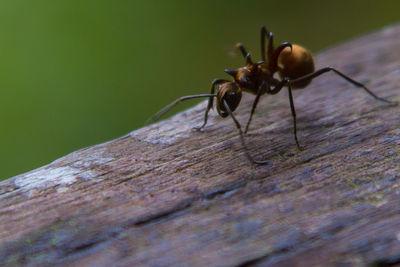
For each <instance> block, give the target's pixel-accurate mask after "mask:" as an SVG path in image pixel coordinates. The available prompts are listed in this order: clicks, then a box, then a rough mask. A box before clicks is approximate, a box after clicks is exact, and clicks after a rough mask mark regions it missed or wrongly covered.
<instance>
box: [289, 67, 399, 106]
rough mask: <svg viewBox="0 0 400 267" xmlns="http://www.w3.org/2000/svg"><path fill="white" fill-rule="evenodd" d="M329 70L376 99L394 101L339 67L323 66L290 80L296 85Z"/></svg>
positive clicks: (387, 101)
mask: <svg viewBox="0 0 400 267" xmlns="http://www.w3.org/2000/svg"><path fill="white" fill-rule="evenodd" d="M328 71H333V72H334V73H336V74H337V75H339V76H340V77H342V78H343V79H345V80H346V81H348V82H350V83H352V84H354V85H355V86H358V87H361V88H363V89H364V90H365V91H366V92H367V93H368V94H369V95H371V96H372V97H373V98H375V99H376V100H379V101H383V102H386V103H393V102H391V101H389V100H386V99H384V98H381V97H379V96H377V95H376V94H374V93H373V92H372V91H371V90H370V89H368V88H367V87H366V86H365V85H364V84H362V83H360V82H358V81H356V80H354V79H353V78H351V77H350V76H348V75H346V74H344V73H343V72H341V71H339V70H337V69H335V68H332V67H326V68H322V69H320V70H317V71H315V72H313V73H310V74H307V75H304V76H303V77H300V78H297V79H294V80H291V81H290V84H291V85H296V84H297V83H302V82H304V81H308V80H312V79H314V78H316V77H318V76H319V75H321V74H324V73H326V72H328Z"/></svg>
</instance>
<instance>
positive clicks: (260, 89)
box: [244, 81, 265, 133]
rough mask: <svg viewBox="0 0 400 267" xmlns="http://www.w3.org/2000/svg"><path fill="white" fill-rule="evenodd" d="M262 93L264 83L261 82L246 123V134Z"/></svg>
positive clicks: (263, 91)
mask: <svg viewBox="0 0 400 267" xmlns="http://www.w3.org/2000/svg"><path fill="white" fill-rule="evenodd" d="M264 93H265V81H263V82H262V84H261V85H260V87H259V88H258V92H257V95H256V98H255V99H254V102H253V106H252V107H251V113H250V117H249V119H248V121H247V124H246V128H245V130H244V133H247V131H248V130H249V126H250V122H251V119H252V118H253V114H254V111H255V110H256V107H257V104H258V101H259V100H260V97H261V95H263V94H264Z"/></svg>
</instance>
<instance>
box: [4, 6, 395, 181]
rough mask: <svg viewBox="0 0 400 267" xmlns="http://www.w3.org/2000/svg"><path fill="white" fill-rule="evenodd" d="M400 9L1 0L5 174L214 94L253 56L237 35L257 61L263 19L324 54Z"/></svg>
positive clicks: (279, 37)
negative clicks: (183, 99) (180, 101)
mask: <svg viewBox="0 0 400 267" xmlns="http://www.w3.org/2000/svg"><path fill="white" fill-rule="evenodd" d="M399 14H400V1H398V0H393V1H389V0H386V1H351V0H347V1H320V0H319V1H291V0H286V1H285V0H279V1H272V0H271V1H234V0H230V1H171V0H169V1H128V0H119V1H110V0H96V1H94V0H93V1H92V0H86V1H82V0H79V1H77V0H59V1H51V0H36V1H28V0H12V1H1V2H0V92H1V97H0V122H1V131H0V147H1V150H0V151H1V153H0V164H1V165H0V166H1V167H0V178H2V179H4V178H8V177H11V176H14V175H16V174H19V173H22V172H26V171H29V170H31V169H33V168H36V167H39V166H41V165H44V164H47V163H49V162H51V161H52V160H55V159H57V158H59V157H61V156H63V155H65V154H67V153H69V152H72V151H74V150H77V149H79V148H83V147H86V146H90V145H94V144H97V143H101V142H105V141H107V140H110V139H113V138H116V137H119V136H121V135H124V134H126V133H128V132H130V131H132V130H134V129H136V128H139V127H141V126H142V125H143V122H144V121H145V120H146V119H147V118H148V117H150V116H151V115H152V114H153V113H155V112H156V111H157V110H159V109H160V108H161V107H163V106H164V105H166V104H168V103H169V102H171V101H172V100H174V99H175V98H177V97H179V96H182V95H187V94H196V93H208V90H209V86H210V83H211V80H212V79H213V78H217V77H220V78H224V77H225V78H226V77H227V75H225V73H223V69H224V68H228V67H229V68H235V67H239V66H240V65H242V64H243V59H242V57H241V56H240V55H239V54H238V53H236V52H235V50H234V48H233V47H234V45H235V44H236V43H237V42H239V41H241V42H243V43H245V44H246V46H247V47H248V48H249V50H251V51H253V54H254V58H259V28H260V26H261V25H263V24H265V25H267V26H268V28H269V29H271V30H272V31H274V32H275V37H276V41H278V42H279V41H291V42H297V43H301V44H303V45H305V46H306V47H309V48H310V49H311V50H312V51H314V52H316V51H318V50H320V49H321V48H324V47H326V46H329V45H332V44H335V43H338V42H340V41H342V40H346V39H349V38H352V37H355V36H357V35H360V34H363V33H367V32H369V31H371V30H376V29H379V28H380V27H382V26H384V25H387V24H391V23H394V22H396V21H398V20H399V18H400V16H399ZM344 60H345V59H344ZM193 104H194V103H193V102H192V103H190V104H189V105H193ZM184 107H187V106H184V105H183V106H182V107H180V108H181V109H182V108H184ZM178 110H179V109H176V110H175V111H178Z"/></svg>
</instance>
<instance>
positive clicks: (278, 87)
mask: <svg viewBox="0 0 400 267" xmlns="http://www.w3.org/2000/svg"><path fill="white" fill-rule="evenodd" d="M285 85H287V87H288V92H289V102H290V110H291V111H292V117H293V133H294V140H295V141H296V145H297V148H298V149H299V150H302V148H301V146H300V144H299V140H298V139H297V122H296V110H295V108H294V101H293V95H292V87H291V81H290V80H289V79H287V78H286V79H283V80H282V81H281V82H279V83H278V84H277V85H276V86H275V87H274V88H273V89H272V90H270V92H269V93H270V94H271V95H275V94H277V93H279V92H280V91H281V90H282V88H283V87H284V86H285Z"/></svg>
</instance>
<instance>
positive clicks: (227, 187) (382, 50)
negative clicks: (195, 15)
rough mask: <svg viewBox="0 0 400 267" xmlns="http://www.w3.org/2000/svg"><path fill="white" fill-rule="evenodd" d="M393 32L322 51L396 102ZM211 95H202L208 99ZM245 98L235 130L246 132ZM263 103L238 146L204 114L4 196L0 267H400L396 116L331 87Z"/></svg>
mask: <svg viewBox="0 0 400 267" xmlns="http://www.w3.org/2000/svg"><path fill="white" fill-rule="evenodd" d="M399 46H400V25H395V26H390V27H386V28H384V29H382V30H380V31H378V32H375V33H371V34H369V35H366V36H363V37H359V38H356V39H354V40H351V41H348V42H346V43H343V44H340V45H337V46H334V47H331V48H328V49H326V50H325V51H322V52H321V53H319V54H318V55H317V56H316V62H317V67H324V66H328V65H329V66H334V67H337V68H339V69H341V70H342V71H343V72H345V73H347V74H349V75H351V76H353V77H354V78H356V79H357V80H359V81H361V82H367V85H368V86H369V87H370V88H371V89H372V90H373V91H374V92H375V93H377V94H378V95H379V96H381V97H384V98H386V99H389V100H391V101H400V53H398V48H399ZM205 93H207V92H205ZM253 98H254V96H245V97H244V100H243V102H242V103H241V105H240V107H239V109H238V110H237V111H236V114H237V118H238V119H239V120H240V121H241V122H242V123H243V124H244V123H245V121H246V119H247V118H248V116H249V111H250V107H251V101H252V99H253ZM294 98H295V105H296V109H297V116H298V132H299V141H300V143H301V145H303V146H304V147H305V150H304V151H301V152H300V151H298V150H297V148H296V145H295V143H294V139H293V135H292V118H291V115H290V108H289V100H288V96H287V92H286V91H284V92H282V93H280V94H279V95H276V96H268V97H263V98H262V100H261V103H260V106H259V108H258V110H257V111H256V114H255V116H254V119H253V124H252V126H251V129H250V132H249V134H248V136H247V137H246V142H247V143H248V146H249V147H250V150H251V154H252V155H254V157H256V158H257V159H269V160H270V164H268V165H265V166H255V165H251V164H250V163H249V161H248V160H247V158H246V156H245V154H244V153H243V150H242V147H241V144H240V140H239V138H238V133H237V130H236V128H235V126H234V124H233V122H232V121H231V120H230V119H229V118H226V119H221V118H219V117H217V115H216V114H215V113H214V112H211V118H210V122H209V124H208V125H207V127H206V128H205V131H204V132H203V133H200V132H196V131H192V130H191V128H192V127H194V126H198V125H200V124H201V123H202V118H203V112H204V108H205V105H206V104H205V103H204V102H202V103H200V104H199V105H197V106H195V107H194V108H192V109H190V110H187V111H185V112H183V113H180V114H178V115H176V116H174V117H172V118H170V119H168V120H165V121H162V122H160V123H157V124H154V125H150V126H147V127H145V128H142V129H139V130H136V131H133V132H131V133H130V134H128V135H126V136H123V137H121V138H118V139H116V140H113V141H110V142H108V143H104V144H100V145H96V146H93V147H89V148H85V149H82V150H80V151H76V152H74V153H71V154H69V155H67V156H65V157H62V158H60V159H58V160H56V161H54V162H52V163H51V164H49V165H46V166H44V167H42V168H39V169H37V170H33V171H31V172H29V173H25V174H22V175H19V176H16V177H13V178H11V179H8V180H5V181H3V182H1V183H0V265H1V266H7V265H9V266H12V265H31V266H54V265H68V266H74V265H75V266H115V265H117V266H133V265H145V266H146V265H147V266H206V265H208V266H329V265H332V266H336V265H346V264H347V265H350V266H366V265H370V266H387V265H390V264H395V263H400V208H399V207H400V187H399V185H400V164H399V161H400V154H399V152H400V116H399V114H400V107H399V106H395V105H389V104H386V103H382V102H379V101H376V100H374V99H373V98H372V97H370V96H369V95H368V94H366V93H365V92H364V91H362V90H361V89H359V88H356V87H354V86H353V85H351V84H349V83H347V82H346V81H344V80H343V79H341V78H340V77H338V76H336V75H335V74H333V73H330V74H326V75H323V76H321V77H319V78H317V79H315V80H314V81H313V82H312V83H311V85H310V86H308V87H307V89H305V90H297V91H295V92H294ZM385 264H386V265H385Z"/></svg>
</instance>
